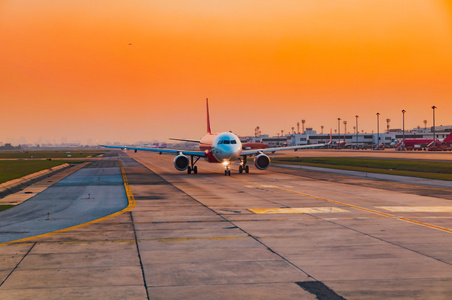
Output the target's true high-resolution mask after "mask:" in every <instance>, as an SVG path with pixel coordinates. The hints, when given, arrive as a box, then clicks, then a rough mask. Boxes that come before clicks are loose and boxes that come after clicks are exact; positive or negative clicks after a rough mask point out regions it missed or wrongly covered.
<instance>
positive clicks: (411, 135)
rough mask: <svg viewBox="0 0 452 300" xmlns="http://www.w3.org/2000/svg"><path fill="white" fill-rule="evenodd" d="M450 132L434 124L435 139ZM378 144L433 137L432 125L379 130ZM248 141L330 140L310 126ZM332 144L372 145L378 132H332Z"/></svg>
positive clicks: (306, 142) (271, 143) (293, 143)
mask: <svg viewBox="0 0 452 300" xmlns="http://www.w3.org/2000/svg"><path fill="white" fill-rule="evenodd" d="M451 132H452V125H447V126H435V136H436V138H437V139H444V138H445V137H447V136H448V135H449V134H450V133H451ZM379 136H380V144H384V146H385V147H391V146H394V145H395V144H396V143H397V142H398V141H401V140H402V139H403V137H404V136H405V139H433V127H428V128H414V129H412V130H405V133H404V132H403V131H402V129H391V130H389V132H380V134H379ZM246 141H247V142H250V143H265V144H267V145H269V146H270V147H277V146H296V145H313V144H324V143H328V142H329V141H330V134H329V133H328V134H318V133H317V132H316V131H315V130H313V129H312V128H307V130H305V132H304V133H289V134H286V135H284V136H269V135H259V136H257V137H248V138H246ZM331 141H332V144H335V143H337V142H344V141H345V145H346V147H354V146H358V147H372V146H374V145H376V144H377V143H378V134H377V133H375V132H373V133H363V132H360V133H340V134H338V133H333V134H331Z"/></svg>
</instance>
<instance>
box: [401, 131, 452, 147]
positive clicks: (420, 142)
mask: <svg viewBox="0 0 452 300" xmlns="http://www.w3.org/2000/svg"><path fill="white" fill-rule="evenodd" d="M451 146H452V132H451V133H450V134H449V135H448V136H447V137H446V138H444V139H436V140H435V142H433V139H405V149H406V150H449V151H450V150H451V149H452V148H451ZM395 147H396V149H397V150H401V149H403V140H401V141H400V142H399V143H398V144H397V145H396V146H395Z"/></svg>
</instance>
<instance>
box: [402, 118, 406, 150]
mask: <svg viewBox="0 0 452 300" xmlns="http://www.w3.org/2000/svg"><path fill="white" fill-rule="evenodd" d="M405 113H406V110H404V109H402V116H403V121H402V124H403V127H402V128H403V129H402V130H403V131H402V133H403V134H402V139H403V142H402V147H403V151H405Z"/></svg>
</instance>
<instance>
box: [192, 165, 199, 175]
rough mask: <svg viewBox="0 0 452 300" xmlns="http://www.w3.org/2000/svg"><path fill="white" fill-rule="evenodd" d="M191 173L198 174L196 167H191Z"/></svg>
mask: <svg viewBox="0 0 452 300" xmlns="http://www.w3.org/2000/svg"><path fill="white" fill-rule="evenodd" d="M193 173H195V174H198V167H197V166H194V167H193Z"/></svg>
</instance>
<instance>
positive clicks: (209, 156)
mask: <svg viewBox="0 0 452 300" xmlns="http://www.w3.org/2000/svg"><path fill="white" fill-rule="evenodd" d="M208 101H209V100H208V99H206V107H207V134H206V135H205V136H204V137H203V138H202V139H201V140H200V141H197V140H188V139H173V140H178V141H184V142H193V143H199V150H200V151H192V150H176V149H156V148H141V147H127V146H106V145H100V146H102V147H105V148H116V149H124V150H125V149H130V150H135V152H137V151H138V150H139V151H153V152H159V153H160V154H162V153H173V154H176V158H174V162H173V163H174V167H175V168H176V169H177V170H179V171H185V170H187V173H188V174H191V172H193V173H194V174H197V173H198V167H197V166H196V163H197V162H198V160H199V159H200V158H201V157H202V158H205V159H206V160H207V161H208V162H210V163H221V164H222V165H223V166H224V167H225V171H224V175H225V176H226V175H229V176H230V175H231V170H230V165H231V162H233V161H236V160H240V166H239V173H243V172H245V173H249V166H248V165H247V157H248V156H253V155H255V158H254V165H255V166H256V168H258V169H259V170H265V169H267V168H268V166H269V165H270V158H269V157H268V156H267V155H265V154H264V152H271V153H274V152H276V151H283V150H295V151H297V150H298V149H307V148H320V147H324V146H326V145H328V144H317V145H305V146H291V147H278V148H264V147H262V148H259V149H252V148H253V147H257V146H261V145H262V144H260V143H248V144H247V143H244V144H242V143H241V142H240V139H239V138H238V136H237V135H235V134H233V133H231V132H222V133H218V134H216V133H212V131H211V129H210V117H209V102H208ZM265 146H266V145H265ZM247 148H249V149H247ZM188 156H190V159H189V158H188Z"/></svg>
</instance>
